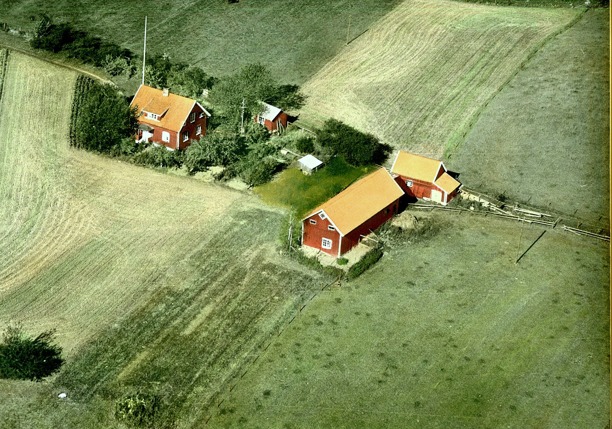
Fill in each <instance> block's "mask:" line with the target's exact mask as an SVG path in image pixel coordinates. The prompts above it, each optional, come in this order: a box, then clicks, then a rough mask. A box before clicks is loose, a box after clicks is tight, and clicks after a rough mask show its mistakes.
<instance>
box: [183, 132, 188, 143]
mask: <svg viewBox="0 0 612 429" xmlns="http://www.w3.org/2000/svg"><path fill="white" fill-rule="evenodd" d="M187 140H189V131H185V132H183V141H184V142H186V141H187Z"/></svg>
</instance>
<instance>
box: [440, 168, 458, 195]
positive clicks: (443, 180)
mask: <svg viewBox="0 0 612 429" xmlns="http://www.w3.org/2000/svg"><path fill="white" fill-rule="evenodd" d="M435 184H436V185H437V186H438V188H440V189H442V190H443V191H444V192H446V193H447V194H450V193H451V192H453V191H454V190H455V189H457V188H458V187H459V186H461V183H459V182H458V181H456V180H455V179H454V178H453V177H452V176H451V175H450V174H448V173H443V174H442V176H440V177H438V180H436V181H435Z"/></svg>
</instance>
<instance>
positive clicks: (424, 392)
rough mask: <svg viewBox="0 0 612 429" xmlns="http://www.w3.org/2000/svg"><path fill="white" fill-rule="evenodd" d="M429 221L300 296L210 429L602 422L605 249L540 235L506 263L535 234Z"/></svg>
mask: <svg viewBox="0 0 612 429" xmlns="http://www.w3.org/2000/svg"><path fill="white" fill-rule="evenodd" d="M417 216H426V215H424V214H422V213H417ZM430 216H432V215H430ZM433 216H434V218H433V220H434V221H435V222H438V223H439V225H440V227H441V229H440V230H439V232H438V234H437V235H435V236H431V237H429V238H427V239H423V240H417V241H416V242H415V241H413V242H412V243H410V242H404V243H403V244H399V245H396V246H395V247H394V248H392V249H391V250H390V251H388V252H387V253H386V254H385V256H384V257H383V258H382V260H381V261H379V263H378V264H377V265H376V266H374V267H373V268H372V269H371V270H370V271H369V272H367V273H365V274H364V275H363V276H362V277H360V278H358V279H357V280H355V281H352V282H348V283H343V284H342V286H341V287H339V288H332V289H331V290H326V291H324V292H322V293H321V294H319V295H318V296H317V298H315V299H314V300H313V301H311V302H310V303H309V305H308V306H307V307H306V308H305V309H304V310H303V311H302V312H301V313H300V314H299V316H298V317H297V318H296V319H295V320H294V321H293V323H291V324H290V325H289V327H288V328H287V329H286V330H285V331H284V332H283V334H282V335H281V336H280V337H278V338H277V339H273V340H272V343H271V346H270V347H269V348H268V349H267V351H266V352H265V353H263V354H262V355H261V357H260V358H259V360H258V361H257V362H256V363H255V364H254V365H253V366H252V367H251V368H250V370H249V372H248V373H247V374H246V376H244V378H242V380H240V381H239V382H238V383H237V384H236V386H235V387H234V389H233V390H231V392H226V394H225V395H223V396H222V397H221V398H220V399H222V400H223V402H222V403H220V404H219V407H218V408H214V409H211V410H210V411H211V413H212V415H213V417H212V418H211V420H210V422H209V427H212V428H257V427H266V428H329V427H333V428H356V427H367V428H381V429H382V428H406V427H419V428H440V429H442V428H444V429H448V428H466V427H470V428H499V427H504V428H517V429H523V428H550V429H563V428H567V429H573V428H578V427H582V428H587V427H589V428H603V427H605V426H606V423H607V422H608V418H609V411H610V409H609V406H610V403H609V401H608V397H609V396H608V394H609V371H608V369H609V354H608V353H609V348H608V346H609V341H608V338H609V316H608V308H609V293H608V292H609V250H608V245H607V243H605V242H600V241H596V240H592V239H587V238H583V237H577V236H573V235H569V234H566V233H563V232H560V231H556V230H548V231H547V232H546V234H545V235H544V236H543V237H542V239H541V240H539V241H538V242H537V243H536V245H535V246H534V247H533V248H532V249H531V250H530V251H529V252H528V253H527V254H526V255H525V256H524V257H523V259H521V261H520V263H519V264H515V260H516V259H517V256H518V255H519V254H520V253H521V252H522V251H524V250H525V249H526V248H527V247H528V246H529V245H530V244H531V243H532V242H533V241H534V240H535V239H536V238H537V236H538V235H540V233H541V231H542V230H541V229H540V228H537V227H535V226H524V225H523V226H522V225H521V224H519V223H514V222H508V221H504V220H498V219H491V218H482V217H480V216H475V215H469V214H462V215H455V216H442V215H439V216H435V215H433Z"/></svg>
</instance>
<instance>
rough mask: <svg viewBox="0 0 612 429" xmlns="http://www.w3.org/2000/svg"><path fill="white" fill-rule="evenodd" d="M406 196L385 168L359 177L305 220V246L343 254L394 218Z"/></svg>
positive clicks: (303, 229) (339, 254)
mask: <svg viewBox="0 0 612 429" xmlns="http://www.w3.org/2000/svg"><path fill="white" fill-rule="evenodd" d="M402 195H404V192H403V191H402V189H401V188H400V187H399V186H398V184H397V183H396V182H395V181H394V180H393V177H391V175H390V174H389V172H388V171H387V170H385V169H384V168H381V169H379V170H377V171H375V172H373V173H371V174H369V175H367V176H366V177H364V178H363V179H360V180H358V181H357V182H355V183H354V184H352V185H351V186H349V187H348V188H346V189H345V190H344V191H342V192H340V193H339V194H338V195H336V196H335V197H333V198H331V199H330V200H328V201H327V202H325V203H324V204H322V205H320V206H319V207H317V208H316V209H315V210H314V211H312V212H311V213H310V214H309V215H308V216H306V217H305V218H304V219H303V220H302V245H304V246H309V247H314V248H316V249H319V250H321V251H322V252H325V253H328V254H330V255H332V256H336V257H340V256H341V255H342V254H343V253H346V252H348V251H349V250H350V249H351V248H353V247H354V246H356V245H357V244H358V243H359V241H360V240H361V239H362V238H363V237H365V236H366V235H368V234H370V233H371V232H372V231H373V230H375V229H376V228H378V227H379V226H381V225H382V224H383V223H385V222H386V221H388V220H389V219H390V218H391V217H393V216H394V215H395V214H396V213H397V212H398V209H399V199H400V197H401V196H402Z"/></svg>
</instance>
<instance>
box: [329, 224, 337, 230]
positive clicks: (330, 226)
mask: <svg viewBox="0 0 612 429" xmlns="http://www.w3.org/2000/svg"><path fill="white" fill-rule="evenodd" d="M327 229H328V230H330V231H335V230H336V228H334V226H333V225H327Z"/></svg>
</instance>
